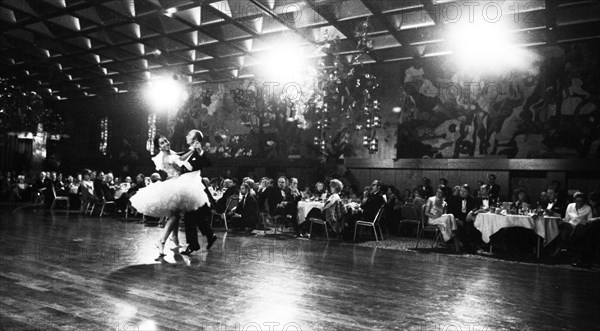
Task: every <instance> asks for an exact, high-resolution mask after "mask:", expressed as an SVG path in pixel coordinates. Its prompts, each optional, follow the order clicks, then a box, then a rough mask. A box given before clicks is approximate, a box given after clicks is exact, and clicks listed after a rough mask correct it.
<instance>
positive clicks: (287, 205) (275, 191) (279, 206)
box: [267, 176, 301, 237]
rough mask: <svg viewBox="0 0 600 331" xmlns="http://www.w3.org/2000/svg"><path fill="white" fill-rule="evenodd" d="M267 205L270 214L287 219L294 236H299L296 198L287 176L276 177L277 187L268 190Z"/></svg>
mask: <svg viewBox="0 0 600 331" xmlns="http://www.w3.org/2000/svg"><path fill="white" fill-rule="evenodd" d="M267 205H268V206H269V214H270V215H271V216H281V217H284V218H285V219H287V220H288V221H289V222H290V223H291V224H292V227H293V228H294V232H295V233H296V236H297V237H301V234H300V227H299V226H298V219H297V216H296V215H297V214H298V200H297V197H296V196H294V194H292V190H291V189H290V187H289V180H288V179H287V177H285V176H281V177H279V178H278V179H277V187H275V188H272V189H270V190H269V191H268V193H267Z"/></svg>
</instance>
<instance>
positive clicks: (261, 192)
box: [256, 177, 273, 213]
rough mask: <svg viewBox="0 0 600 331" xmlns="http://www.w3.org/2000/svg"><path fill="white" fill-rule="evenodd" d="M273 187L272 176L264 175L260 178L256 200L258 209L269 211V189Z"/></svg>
mask: <svg viewBox="0 0 600 331" xmlns="http://www.w3.org/2000/svg"><path fill="white" fill-rule="evenodd" d="M272 189H273V180H272V179H271V178H267V177H263V178H261V179H260V183H259V184H258V190H257V191H256V200H257V202H258V210H259V211H260V212H261V213H262V212H268V211H269V210H268V209H269V208H268V206H267V197H268V195H269V193H270V192H269V191H270V190H272Z"/></svg>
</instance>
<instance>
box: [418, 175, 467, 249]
mask: <svg viewBox="0 0 600 331" xmlns="http://www.w3.org/2000/svg"><path fill="white" fill-rule="evenodd" d="M444 190H445V187H444V185H440V186H438V189H437V191H436V193H435V195H434V196H432V197H430V198H429V199H427V204H426V206H425V217H428V218H429V221H428V222H427V223H428V224H430V225H436V226H438V227H439V228H440V232H441V233H442V237H443V238H444V241H446V242H447V241H450V239H453V241H454V249H455V250H456V251H457V252H459V251H460V246H462V244H461V242H460V241H459V240H458V236H456V230H457V226H456V220H455V219H454V215H452V214H447V213H446V209H447V207H448V204H447V203H446V201H444V200H445V196H444Z"/></svg>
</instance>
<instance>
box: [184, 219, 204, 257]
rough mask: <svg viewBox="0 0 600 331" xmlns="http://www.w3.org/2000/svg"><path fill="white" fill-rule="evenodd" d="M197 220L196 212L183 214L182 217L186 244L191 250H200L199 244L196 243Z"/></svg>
mask: <svg viewBox="0 0 600 331" xmlns="http://www.w3.org/2000/svg"><path fill="white" fill-rule="evenodd" d="M197 218H198V213H197V211H191V212H189V213H185V215H184V216H183V222H184V224H185V240H186V241H187V243H188V249H191V250H199V249H200V243H199V242H198V230H197Z"/></svg>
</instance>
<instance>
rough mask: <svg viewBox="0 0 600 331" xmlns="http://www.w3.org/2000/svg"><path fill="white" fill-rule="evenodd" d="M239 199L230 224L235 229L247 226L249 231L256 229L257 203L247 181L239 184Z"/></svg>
mask: <svg viewBox="0 0 600 331" xmlns="http://www.w3.org/2000/svg"><path fill="white" fill-rule="evenodd" d="M240 195H241V199H240V201H239V202H238V204H237V206H236V207H235V209H234V214H233V218H232V220H231V224H232V226H233V227H234V228H236V229H244V228H249V230H250V231H253V230H254V229H256V225H257V224H258V203H257V202H256V198H255V197H254V196H253V195H252V194H250V186H249V185H248V182H245V183H242V185H240Z"/></svg>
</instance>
